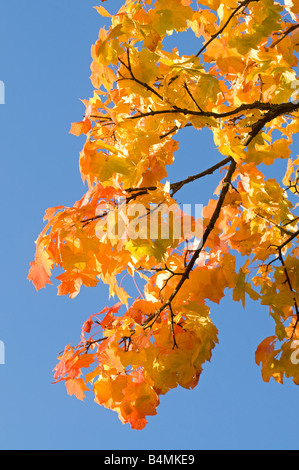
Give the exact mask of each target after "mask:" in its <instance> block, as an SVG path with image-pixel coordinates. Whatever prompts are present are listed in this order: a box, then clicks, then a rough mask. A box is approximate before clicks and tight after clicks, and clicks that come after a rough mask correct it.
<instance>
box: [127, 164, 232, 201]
mask: <svg viewBox="0 0 299 470" xmlns="http://www.w3.org/2000/svg"><path fill="white" fill-rule="evenodd" d="M231 160H232V158H231V157H227V158H225V159H224V160H221V162H218V163H216V164H215V165H213V166H211V167H210V168H208V169H207V170H204V171H202V172H201V173H197V174H196V175H193V176H188V178H185V179H184V180H181V181H178V182H176V183H172V184H171V185H170V189H171V190H172V193H171V196H173V195H174V194H175V193H177V192H178V191H179V190H180V189H181V188H182V187H183V186H184V185H185V184H188V183H192V182H193V181H196V180H198V179H199V178H203V177H204V176H206V175H211V174H212V173H214V171H216V170H218V169H219V168H221V167H223V166H225V165H227V164H228V163H230V162H231ZM156 189H157V186H144V187H141V188H128V189H125V191H126V192H127V193H133V192H135V191H136V193H135V194H134V198H136V197H137V196H141V195H143V194H146V193H147V192H148V191H155V190H156Z"/></svg>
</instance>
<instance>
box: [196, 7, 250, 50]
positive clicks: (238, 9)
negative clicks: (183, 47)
mask: <svg viewBox="0 0 299 470" xmlns="http://www.w3.org/2000/svg"><path fill="white" fill-rule="evenodd" d="M258 1H259V0H244V1H243V2H241V3H240V5H239V6H238V7H237V8H236V9H235V10H234V11H233V12H232V14H231V15H230V16H229V18H228V19H227V21H226V22H225V23H224V25H223V26H222V27H221V28H220V29H219V30H218V31H217V32H216V33H215V34H213V35H212V36H211V38H210V39H209V40H208V41H207V42H206V43H205V44H204V45H203V46H202V48H201V49H200V51H198V53H197V54H196V56H195V57H198V56H199V55H200V54H201V53H202V52H203V51H205V50H206V48H207V47H208V46H209V45H210V44H211V42H213V41H214V40H215V39H216V38H217V37H218V36H220V34H222V33H223V31H224V30H225V28H226V27H227V26H228V25H229V23H230V22H231V20H232V19H233V18H234V16H236V15H237V14H238V13H239V11H240V10H242V9H243V10H245V8H246V7H247V6H248V5H249V3H252V2H258Z"/></svg>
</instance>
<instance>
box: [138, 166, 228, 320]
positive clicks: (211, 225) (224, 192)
mask: <svg viewBox="0 0 299 470" xmlns="http://www.w3.org/2000/svg"><path fill="white" fill-rule="evenodd" d="M236 166H237V164H236V162H235V161H234V160H233V159H232V158H231V157H230V167H229V170H228V172H227V175H226V177H225V179H224V182H223V187H222V190H221V193H220V195H219V199H218V202H217V205H216V208H215V210H214V212H213V215H212V217H211V219H210V222H209V224H208V226H207V228H206V229H205V232H204V234H203V237H202V241H201V243H200V245H199V247H198V248H197V249H196V250H195V251H194V254H193V256H192V258H191V260H190V262H189V263H188V265H187V267H186V269H185V272H184V274H183V275H182V277H181V279H180V281H179V282H178V284H177V286H176V288H175V289H174V290H173V291H172V293H171V295H170V296H169V298H168V300H166V302H165V303H164V304H163V305H162V306H161V307H160V308H159V309H158V310H157V311H156V312H155V313H154V314H152V315H150V316H149V317H148V318H147V319H146V320H145V322H144V323H143V327H144V328H150V327H151V326H152V325H153V324H154V323H155V321H156V320H157V318H158V317H159V316H160V314H161V313H162V312H163V310H165V309H166V308H169V306H170V304H171V302H172V301H173V299H174V298H175V297H176V295H177V294H178V292H179V291H180V289H181V287H182V285H183V284H184V283H185V281H186V280H187V279H188V278H189V274H190V272H191V271H192V269H193V267H194V264H195V262H196V260H197V259H198V257H199V255H200V253H201V251H202V250H203V248H204V246H205V244H206V242H207V240H208V238H209V235H210V233H211V232H212V230H213V229H214V227H215V224H216V222H217V220H218V218H219V215H220V212H221V208H222V206H223V204H224V200H225V197H226V195H227V193H228V190H229V187H230V185H231V180H232V177H233V174H234V172H235V169H236Z"/></svg>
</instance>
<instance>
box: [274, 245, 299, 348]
mask: <svg viewBox="0 0 299 470" xmlns="http://www.w3.org/2000/svg"><path fill="white" fill-rule="evenodd" d="M278 258H279V260H280V262H281V264H282V267H283V270H284V273H285V276H286V281H287V284H288V286H289V289H290V291H291V293H292V294H295V291H294V289H293V286H292V283H291V279H290V276H289V273H288V270H287V267H286V265H285V262H284V259H283V255H282V248H281V247H279V248H278ZM293 302H294V308H295V313H296V317H297V319H296V322H295V325H294V328H293V333H292V336H291V339H292V338H293V336H294V333H295V330H296V327H297V324H298V322H299V308H298V304H297V300H296V297H293Z"/></svg>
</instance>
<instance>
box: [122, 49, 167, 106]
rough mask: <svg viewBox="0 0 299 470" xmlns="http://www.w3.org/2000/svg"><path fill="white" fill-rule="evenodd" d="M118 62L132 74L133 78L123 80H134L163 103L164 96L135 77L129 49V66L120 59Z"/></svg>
mask: <svg viewBox="0 0 299 470" xmlns="http://www.w3.org/2000/svg"><path fill="white" fill-rule="evenodd" d="M118 60H119V61H120V63H121V64H123V66H124V67H125V68H126V69H127V70H128V71H129V72H130V75H131V77H123V78H122V79H121V80H133V81H134V82H136V83H138V84H139V85H141V86H143V87H144V88H146V89H147V90H148V91H150V92H151V93H154V94H155V95H156V96H158V98H160V100H162V101H163V96H161V95H160V93H158V92H157V90H155V89H154V88H153V87H151V86H150V85H148V84H147V83H145V82H142V81H141V80H139V79H138V78H136V77H135V74H134V72H133V70H132V66H131V60H130V52H129V49H128V48H127V60H128V64H126V63H125V62H124V61H123V60H122V59H120V58H118Z"/></svg>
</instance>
